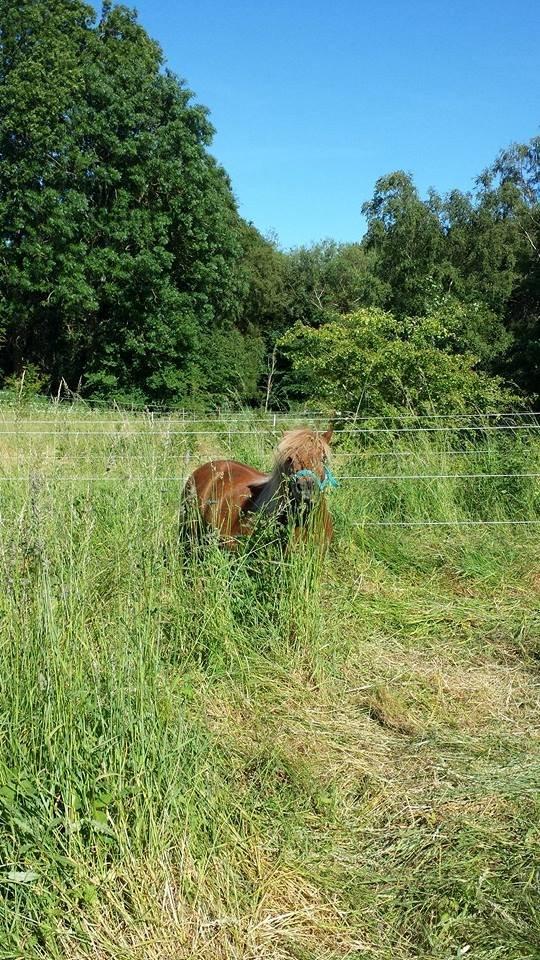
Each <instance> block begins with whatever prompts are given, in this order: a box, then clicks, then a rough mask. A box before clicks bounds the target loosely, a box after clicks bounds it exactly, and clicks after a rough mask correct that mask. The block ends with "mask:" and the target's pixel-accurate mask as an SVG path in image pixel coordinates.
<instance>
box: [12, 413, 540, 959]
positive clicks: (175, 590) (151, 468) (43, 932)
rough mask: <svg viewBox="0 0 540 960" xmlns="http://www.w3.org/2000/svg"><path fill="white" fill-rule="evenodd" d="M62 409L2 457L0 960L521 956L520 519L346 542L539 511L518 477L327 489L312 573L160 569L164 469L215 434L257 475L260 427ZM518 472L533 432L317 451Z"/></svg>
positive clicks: (526, 597) (403, 463)
mask: <svg viewBox="0 0 540 960" xmlns="http://www.w3.org/2000/svg"><path fill="white" fill-rule="evenodd" d="M33 415H34V414H33V413H32V414H31V416H33ZM74 418H75V412H69V414H64V415H63V421H62V426H63V427H64V430H66V429H67V434H66V433H64V434H63V438H62V444H65V446H62V447H61V448H60V450H59V446H58V442H59V441H58V437H56V438H55V443H56V447H52V446H51V442H50V437H49V436H48V435H47V434H44V435H43V436H42V437H41V438H40V436H39V432H36V436H35V437H33V438H32V441H31V444H32V448H31V454H30V452H29V443H30V442H29V440H28V439H24V438H23V439H21V438H20V435H19V437H16V438H15V443H16V447H17V452H18V464H17V468H16V470H17V473H18V476H17V477H14V476H13V464H11V465H9V466H8V465H7V463H8V459H9V458H8V457H7V455H6V457H5V458H4V459H5V465H4V471H3V472H4V475H6V476H8V479H6V480H4V481H2V487H1V489H0V497H1V511H0V515H1V533H2V539H1V552H0V579H1V592H0V618H1V619H0V622H1V631H0V822H1V833H0V860H1V864H2V866H1V868H0V929H2V930H3V933H2V936H1V937H0V957H3V958H8V957H9V958H24V960H30V958H38V957H39V958H45V957H46V958H57V960H60V958H66V957H67V958H81V960H82V958H87V957H100V958H101V957H102V958H115V960H116V958H121V957H125V958H135V957H138V958H151V960H154V958H156V960H157V958H160V960H161V958H172V957H175V958H176V957H192V956H197V957H202V958H209V960H210V958H212V960H215V958H268V957H271V958H306V960H307V958H315V957H316V958H319V957H320V958H326V960H330V958H332V960H337V958H342V957H350V958H352V957H354V958H356V957H380V958H388V960H390V958H392V960H393V958H398V960H405V958H413V957H437V958H439V957H441V958H442V957H457V956H466V955H470V956H474V957H484V958H499V957H501V958H502V957H504V958H512V960H518V958H519V960H522V958H523V960H524V958H530V960H532V958H536V957H538V956H539V955H540V925H539V917H538V902H539V900H538V866H539V861H538V855H539V852H540V828H539V820H538V787H539V785H540V783H539V781H540V752H539V739H538V738H539V735H538V729H539V725H538V721H539V719H540V717H539V713H540V711H539V708H538V656H539V653H540V617H539V604H538V601H539V595H540V564H539V561H538V549H537V547H538V529H537V528H535V527H534V526H530V527H526V526H523V527H493V528H491V527H482V526H479V527H467V526H463V527H460V526H457V527H448V528H432V527H429V526H427V527H420V528H412V529H411V528H400V527H390V528H386V527H378V526H369V525H368V524H369V523H376V522H377V521H380V520H383V519H396V520H398V519H400V520H405V519H426V518H431V519H454V520H455V519H496V518H507V519H508V518H521V519H525V518H529V519H532V518H534V517H540V508H539V499H538V481H537V480H536V479H535V478H517V477H516V478H495V479H492V480H491V481H488V480H477V479H476V480H472V479H459V480H458V479H452V478H444V479H436V480H435V479H433V480H431V479H430V480H422V481H419V480H408V479H407V480H403V479H396V480H380V481H379V480H370V481H366V480H362V481H350V482H347V481H345V480H344V481H343V482H342V486H341V488H340V490H339V491H338V492H337V493H336V494H335V496H334V497H333V499H332V512H333V514H334V517H335V520H336V540H335V543H334V545H333V547H332V550H331V552H330V554H329V556H328V557H327V558H326V559H325V560H324V561H321V559H320V557H318V556H317V555H316V554H314V553H313V552H311V551H310V550H309V549H300V550H298V551H297V552H295V553H293V554H291V555H289V556H287V557H286V558H283V557H281V556H280V555H279V554H278V553H277V552H276V550H275V549H273V548H272V547H267V548H265V549H263V548H259V549H256V548H255V546H254V545H253V544H252V545H249V546H247V547H246V549H245V550H243V551H242V552H241V553H240V555H238V556H236V557H231V556H229V555H226V554H223V553H222V552H220V551H219V550H217V549H215V548H214V547H212V546H209V547H208V549H207V550H205V551H204V552H203V554H202V555H199V556H197V557H194V558H192V559H191V560H187V561H186V559H185V558H184V557H183V556H182V554H181V552H180V551H179V550H178V544H177V508H178V496H179V490H180V482H179V481H178V482H177V481H165V480H163V479H162V478H163V477H166V476H167V477H169V476H180V474H181V472H182V471H181V470H180V469H179V461H180V460H181V459H182V457H184V466H185V464H186V462H187V461H186V459H185V453H186V449H187V450H188V451H189V453H190V458H189V464H190V465H191V463H193V462H194V461H196V460H197V458H199V457H204V456H206V455H207V454H209V453H211V452H216V453H217V452H224V451H225V450H227V449H228V445H229V442H230V443H231V445H233V446H234V454H235V456H237V457H240V458H244V459H247V460H249V461H250V462H253V463H257V464H258V465H260V466H263V465H264V464H265V463H269V459H268V458H269V455H270V454H271V449H272V445H273V443H274V439H273V436H272V434H271V432H270V433H267V434H265V433H261V434H259V433H253V432H252V433H251V434H249V433H248V434H242V435H240V436H237V437H234V436H231V437H230V438H229V436H228V433H220V434H215V435H211V436H208V435H206V436H205V435H203V436H198V437H193V436H190V437H189V439H188V437H184V438H182V436H180V435H177V434H173V435H171V436H169V438H168V439H163V438H161V437H159V438H157V439H156V436H155V433H152V432H151V430H150V429H146V428H145V433H144V436H141V437H135V438H134V439H132V438H129V439H126V438H125V437H123V438H121V439H120V440H117V439H116V438H113V441H111V438H108V439H107V440H106V441H104V440H103V439H101V438H95V437H93V436H91V437H88V436H87V435H82V434H81V433H80V430H79V431H78V430H77V429H76V425H75V423H74ZM109 419H110V418H109ZM106 420H107V418H104V417H103V416H100V415H98V414H92V420H91V423H92V429H93V430H99V429H103V426H102V425H103V423H105V422H106ZM124 420H126V418H124ZM132 422H135V421H129V418H127V427H126V426H123V428H122V429H123V430H124V432H126V431H127V432H128V433H129V431H130V425H131V423H132ZM77 426H78V425H77ZM131 429H133V427H131ZM25 432H26V433H29V432H30V426H29V421H27V423H26V425H25V424H24V423H21V428H20V431H19V434H24V433H25ZM66 437H67V439H66ZM0 441H1V443H2V445H3V449H4V450H6V449H9V450H12V449H13V447H12V444H13V442H14V441H13V438H11V437H9V438H8V437H5V436H4V437H2V438H0ZM479 441H480V442H479ZM113 442H114V443H115V444H116V443H119V444H120V445H121V446H120V448H118V447H117V448H115V449H113V450H112V454H113V455H115V456H116V460H115V461H114V462H112V463H111V460H110V457H111V443H113ZM482 444H483V447H482ZM105 445H108V446H107V449H106V450H104V446H105ZM458 449H461V450H462V451H463V453H462V454H459V455H458V454H456V453H455V451H456V450H458ZM407 450H408V451H412V452H411V455H410V456H409V455H407V456H403V457H397V456H391V455H390V456H389V455H388V454H396V453H398V452H403V453H406V452H407ZM473 450H474V451H475V453H474V455H472V454H471V452H470V451H473ZM45 451H49V454H48V455H45ZM51 451H52V453H51ZM119 451H120V453H119ZM53 454H54V456H53ZM383 455H384V456H383ZM69 456H71V457H72V459H71V460H69V459H67V458H68V457H69ZM75 456H81V457H83V459H82V460H78V459H77V460H75V459H74V458H75ZM107 458H108V462H109V470H108V471H107V470H105V466H106V463H107ZM381 461H382V462H383V463H384V464H385V467H384V469H383V470H381V469H380V463H381ZM471 461H474V462H475V468H474V471H472V470H468V469H465V465H466V464H469V463H470V462H471ZM477 461H481V463H482V468H478V467H477V466H476V464H477ZM539 461H540V456H539V451H538V445H537V442H536V440H535V435H534V433H531V435H530V436H528V437H527V438H526V437H525V436H524V435H523V434H520V435H516V436H515V437H514V438H513V440H512V439H511V438H510V437H507V436H506V434H504V435H503V436H500V437H494V436H493V435H491V434H486V435H485V436H484V437H482V438H478V437H463V436H462V435H460V434H455V435H448V436H446V435H445V436H444V438H441V437H435V438H434V437H432V436H430V435H422V434H416V435H412V436H408V437H407V436H404V437H399V438H396V437H387V436H382V437H380V436H377V439H376V440H375V439H373V441H372V442H371V446H370V448H369V449H368V450H366V447H365V445H364V446H363V447H359V446H358V444H357V443H354V444H353V443H352V441H351V440H350V438H349V439H348V440H346V438H341V439H339V442H338V444H337V450H336V467H337V469H336V472H337V473H338V474H341V475H342V476H343V475H345V474H351V475H359V476H360V475H362V476H365V475H366V473H369V474H377V475H382V474H393V475H395V476H396V477H398V476H400V477H401V476H403V475H404V474H409V475H411V474H419V473H423V474H427V473H438V474H443V473H451V472H454V473H464V472H492V473H496V472H500V473H534V472H539V467H538V463H539ZM184 466H183V467H182V470H184ZM486 467H488V468H489V469H486ZM87 476H88V477H90V476H91V477H93V478H94V479H91V480H90V479H84V477H87ZM499 481H500V482H499Z"/></svg>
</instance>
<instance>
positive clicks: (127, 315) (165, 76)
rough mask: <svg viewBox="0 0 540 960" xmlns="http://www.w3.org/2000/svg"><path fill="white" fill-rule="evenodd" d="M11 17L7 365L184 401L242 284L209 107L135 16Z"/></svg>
mask: <svg viewBox="0 0 540 960" xmlns="http://www.w3.org/2000/svg"><path fill="white" fill-rule="evenodd" d="M1 12H2V48H1V66H0V73H1V86H0V115H1V117H2V121H1V126H0V155H1V157H2V180H1V186H0V235H1V238H2V242H1V259H0V277H1V281H2V289H3V298H2V302H1V304H0V325H1V328H2V329H3V331H4V347H3V351H2V362H3V366H4V369H5V370H6V371H10V370H15V371H17V370H19V369H20V368H21V366H23V365H24V364H26V363H28V362H39V363H40V364H41V366H42V368H43V369H46V370H48V371H49V374H50V377H51V380H52V381H53V382H54V381H55V380H57V379H58V378H59V377H60V376H64V377H65V378H66V379H68V380H69V382H71V383H77V382H78V381H79V379H80V378H81V377H82V378H83V381H84V379H86V382H87V384H88V386H89V387H92V388H95V387H96V386H97V385H98V384H99V385H100V389H101V390H102V391H103V390H104V389H105V387H106V386H107V385H109V386H110V388H111V391H112V392H113V393H114V392H117V391H119V390H120V391H121V390H126V389H129V390H131V391H133V390H135V391H138V392H139V393H140V394H141V395H142V396H145V397H147V398H150V399H152V398H159V399H171V400H172V399H177V398H178V397H182V396H185V395H186V394H189V391H190V388H191V385H192V384H193V382H202V383H203V384H204V370H203V366H204V365H201V362H200V361H201V358H200V356H199V355H198V352H197V350H198V344H199V342H201V338H202V340H204V341H205V342H207V340H208V336H209V335H210V334H214V333H215V334H216V337H217V339H218V340H219V337H220V336H221V340H222V339H223V337H224V336H225V331H227V330H233V323H234V321H235V319H236V318H237V313H238V302H239V299H240V298H241V296H242V295H243V291H244V287H245V279H244V277H243V275H242V270H241V259H242V256H243V247H242V232H241V229H240V224H239V218H238V214H237V212H236V208H235V203H234V199H233V196H232V192H231V189H230V185H229V182H228V179H227V177H226V175H225V174H224V172H223V170H222V169H221V168H220V167H219V166H218V165H217V164H216V162H215V161H214V160H213V158H212V157H211V156H210V155H209V154H208V152H207V147H208V145H209V143H210V140H211V137H212V127H211V125H210V123H209V121H208V118H207V114H206V111H205V109H204V108H202V107H200V106H199V105H197V104H196V103H194V102H193V99H192V95H191V93H190V92H189V91H188V90H187V89H186V88H185V87H184V85H183V84H182V83H181V82H180V81H178V80H177V79H176V78H175V77H174V76H173V75H172V74H170V73H169V72H163V69H162V68H163V57H162V53H161V50H160V49H159V47H158V45H157V44H156V43H154V42H153V41H152V40H150V38H149V37H148V36H147V34H146V33H145V31H144V30H143V29H142V27H140V26H139V25H138V24H137V22H136V19H135V15H134V14H133V13H131V12H130V11H128V10H127V9H125V8H123V7H112V8H111V7H110V5H109V6H107V7H106V9H105V10H104V14H103V17H102V19H101V20H100V21H99V23H97V24H95V23H94V20H93V14H92V11H91V9H90V8H89V7H87V6H86V5H84V4H82V3H79V2H78V0H76V2H72V0H69V2H68V0H65V2H64V0H55V3H53V4H49V3H45V2H44V0H43V2H36V0H26V2H23V3H21V4H18V5H17V6H13V5H12V4H6V3H5V2H4V3H3V4H2V9H1ZM36 91H37V96H36ZM220 342H221V341H220ZM237 342H238V337H236V339H235V343H237Z"/></svg>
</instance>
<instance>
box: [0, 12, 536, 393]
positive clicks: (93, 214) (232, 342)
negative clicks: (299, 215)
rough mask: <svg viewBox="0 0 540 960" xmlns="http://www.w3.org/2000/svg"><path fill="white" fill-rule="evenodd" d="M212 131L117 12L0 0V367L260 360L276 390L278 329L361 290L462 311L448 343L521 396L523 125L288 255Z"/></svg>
mask: <svg viewBox="0 0 540 960" xmlns="http://www.w3.org/2000/svg"><path fill="white" fill-rule="evenodd" d="M212 136H213V128H212V126H211V124H210V122H209V118H208V113H207V111H206V109H205V108H204V107H202V106H201V105H200V104H198V103H197V102H196V100H195V98H194V96H193V94H192V93H191V91H190V90H189V89H188V88H187V87H186V86H185V84H184V82H183V81H181V80H179V79H178V78H177V77H175V76H174V75H173V74H171V73H170V72H169V71H168V70H167V69H166V68H165V61H164V57H163V53H162V51H161V49H160V47H159V46H158V44H157V43H155V42H154V41H153V40H152V39H151V38H150V37H149V36H148V34H147V33H146V31H145V30H144V29H143V28H142V27H141V26H140V24H139V23H138V22H137V18H136V15H135V13H134V12H132V11H131V10H128V9H127V8H126V7H123V6H114V5H113V4H112V3H105V4H104V6H103V11H102V15H101V17H100V18H97V17H96V14H95V12H94V10H93V8H92V7H91V6H89V5H88V4H86V3H84V2H83V0H52V2H48V0H21V2H20V3H17V4H14V3H12V2H11V0H0V372H1V373H2V375H3V377H4V379H5V378H8V379H9V378H11V377H15V378H16V379H17V378H20V377H21V375H22V372H23V370H25V369H28V370H29V369H30V368H31V367H35V368H36V369H38V370H39V371H40V375H41V373H42V375H43V378H44V381H43V387H44V389H47V388H49V389H50V390H52V391H53V392H56V391H57V389H58V386H59V385H60V384H61V383H62V382H66V383H67V384H69V387H70V388H71V389H73V390H76V391H77V392H80V391H82V392H83V393H86V394H87V395H98V396H100V397H102V398H108V399H113V398H114V399H116V400H119V399H123V400H126V399H130V400H131V402H136V403H137V404H139V403H140V404H144V403H148V402H149V401H150V402H153V403H162V404H171V403H172V404H177V403H181V402H184V403H187V404H190V403H195V402H196V403H197V404H201V403H203V404H204V402H205V398H206V399H207V400H208V402H210V403H215V402H216V400H219V399H222V400H225V399H227V400H230V399H231V398H232V397H233V396H234V397H236V398H237V399H238V400H240V401H249V402H257V400H259V401H260V400H261V398H266V395H267V387H268V379H267V377H266V375H265V371H266V370H267V368H268V369H269V370H271V379H272V390H271V391H270V393H269V394H268V396H269V398H270V400H271V399H272V398H277V397H279V398H280V403H281V402H283V401H284V400H286V399H287V398H289V399H294V397H295V396H304V395H305V383H304V384H302V383H300V382H298V381H297V379H296V373H295V371H293V370H291V368H290V356H289V355H285V354H284V353H282V352H280V351H279V350H278V349H277V343H278V341H279V340H280V338H282V337H283V336H284V335H286V334H287V331H289V330H291V329H295V328H296V327H297V325H299V324H300V325H303V326H306V327H310V328H313V329H317V328H319V327H321V326H322V325H324V324H327V323H329V322H331V323H334V322H336V320H337V318H339V317H340V316H345V315H348V314H352V313H354V312H356V311H358V310H360V309H366V308H371V307H373V308H381V309H383V310H387V311H389V312H390V313H391V314H393V315H394V316H395V317H396V318H397V320H399V321H400V322H401V321H404V320H405V318H407V317H431V316H434V315H436V314H439V313H440V312H441V311H443V312H444V311H448V309H450V310H451V311H452V312H454V313H455V315H456V316H457V315H458V314H460V316H461V321H460V323H461V326H460V337H461V340H460V345H459V349H457V347H456V346H455V344H454V346H452V345H450V346H449V347H448V349H447V350H446V353H447V354H448V355H449V356H454V355H455V354H463V355H465V354H471V355H472V356H474V357H475V358H476V359H477V362H478V363H477V367H478V370H479V371H483V372H484V373H488V374H499V375H502V376H503V377H505V378H506V379H511V380H512V381H514V382H516V383H517V384H518V386H519V387H520V388H522V389H523V390H524V391H526V392H528V393H529V394H532V395H534V394H535V393H539V392H540V328H539V322H540V321H539V318H540V254H539V251H540V213H539V210H540V198H539V183H540V174H539V156H540V148H539V142H540V141H539V138H533V139H532V140H531V141H530V142H529V143H528V144H514V145H512V146H511V147H509V148H508V149H506V150H504V151H502V152H501V154H500V155H499V156H498V158H497V159H496V160H495V162H494V164H493V165H492V166H491V167H490V168H489V169H488V170H486V171H485V172H484V173H483V174H482V175H481V176H480V177H479V179H478V182H477V185H476V189H475V191H474V193H473V194H463V193H461V192H460V191H451V192H450V193H449V194H448V196H445V197H441V196H439V195H437V194H436V193H435V192H434V191H431V192H430V193H429V194H428V197H427V199H422V198H421V197H420V196H419V194H418V191H417V189H416V187H415V185H414V183H413V180H412V178H411V176H410V175H409V174H407V173H405V172H403V171H395V172H393V173H390V174H387V175H386V176H384V177H381V178H380V179H379V180H378V181H377V183H376V185H375V191H374V195H373V197H372V199H371V200H370V201H369V202H367V203H365V204H364V207H363V211H364V214H365V216H366V218H367V232H366V235H365V237H364V239H363V240H362V241H361V242H359V243H350V244H338V243H336V242H334V241H332V240H327V241H324V242H322V243H318V244H315V245H313V246H312V247H310V248H300V249H297V250H292V251H289V252H288V253H285V252H283V251H282V250H280V249H279V247H278V245H277V243H276V242H274V241H272V240H268V239H265V238H263V237H261V235H260V234H259V233H258V231H257V230H256V229H255V227H254V226H253V225H251V224H247V223H245V222H244V221H243V220H242V219H241V218H240V216H239V214H238V211H237V208H236V202H235V199H234V196H233V193H232V190H231V185H230V183H229V180H228V177H227V175H226V173H225V172H224V170H223V169H222V168H221V167H220V166H219V164H217V163H216V161H215V160H214V159H213V157H212V156H211V155H210V153H209V146H210V144H211V140H212ZM398 339H400V336H398ZM401 340H402V342H406V341H407V338H405V340H403V339H402V338H401ZM407 342H408V341H407ZM394 349H396V350H397V349H398V348H397V347H394ZM399 349H402V350H403V349H404V347H400V348H399ZM407 349H411V348H410V347H408V348H407ZM269 358H270V359H269ZM445 362H446V363H447V364H448V363H449V362H450V361H445ZM433 363H434V364H435V356H434V357H433ZM451 363H452V364H453V365H454V366H456V365H459V362H458V361H457V360H455V359H454V360H452V361H451ZM296 369H297V370H299V369H300V368H299V367H297V368H296ZM403 373H404V374H405V373H406V371H405V369H404V370H403ZM428 374H429V376H431V368H429V369H428V368H427V367H426V370H425V375H426V376H427V375H428ZM407 375H408V374H407ZM304 379H305V378H304ZM404 387H406V384H405V385H404ZM455 388H456V389H457V382H456V387H455ZM493 389H494V390H495V391H497V390H498V385H497V382H496V381H495V382H494V387H493ZM434 390H435V393H438V392H439V388H438V387H437V388H435V387H434ZM406 392H407V391H406ZM412 392H413V393H416V388H414V389H413V390H412ZM473 392H474V391H473ZM466 396H467V397H470V396H471V393H470V391H467V393H466Z"/></svg>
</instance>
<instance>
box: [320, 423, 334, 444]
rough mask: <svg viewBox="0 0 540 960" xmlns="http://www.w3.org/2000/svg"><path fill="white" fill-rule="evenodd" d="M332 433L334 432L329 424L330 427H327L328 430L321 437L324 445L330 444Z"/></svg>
mask: <svg viewBox="0 0 540 960" xmlns="http://www.w3.org/2000/svg"><path fill="white" fill-rule="evenodd" d="M333 432H334V428H333V426H332V424H330V426H329V427H328V430H327V431H326V433H323V435H322V438H323V440H324V442H325V443H330V441H331V439H332V434H333Z"/></svg>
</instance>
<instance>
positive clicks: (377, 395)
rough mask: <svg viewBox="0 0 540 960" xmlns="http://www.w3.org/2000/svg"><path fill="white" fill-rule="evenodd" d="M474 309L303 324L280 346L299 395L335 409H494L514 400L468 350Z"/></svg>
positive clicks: (448, 307)
mask: <svg viewBox="0 0 540 960" xmlns="http://www.w3.org/2000/svg"><path fill="white" fill-rule="evenodd" d="M474 321H475V308H474V306H473V307H472V308H465V307H463V306H461V305H455V304H454V305H452V304H449V303H447V304H444V305H442V306H441V307H440V308H439V309H438V310H436V311H435V312H433V313H432V314H430V315H429V316H426V317H406V318H404V319H397V318H396V317H395V316H394V315H393V314H391V313H388V312H385V311H384V310H380V309H378V308H373V307H372V308H366V309H361V310H357V311H356V312H355V313H351V314H348V315H346V316H342V317H336V319H335V320H332V321H330V322H329V323H326V324H324V325H323V326H321V327H319V328H318V329H314V328H312V327H307V326H305V325H302V324H298V325H297V326H296V327H294V328H293V329H292V330H290V331H289V332H288V333H287V334H286V335H285V336H284V337H283V338H282V341H281V349H282V350H283V351H284V353H285V355H286V356H287V357H288V358H289V360H290V362H291V364H292V368H293V372H294V377H295V382H296V391H297V395H298V398H300V397H304V398H316V399H318V400H320V401H321V402H325V403H327V404H329V405H330V406H332V407H334V408H337V409H347V410H355V409H365V410H366V411H369V412H370V413H371V412H372V413H374V414H376V413H385V412H393V411H395V410H398V409H400V408H402V407H403V406H406V407H408V408H410V409H411V410H413V411H415V412H418V413H422V412H429V411H433V410H436V411H439V412H443V413H444V412H455V411H458V412H459V411H461V410H468V409H479V410H486V409H497V408H500V407H501V406H508V405H511V404H513V403H515V402H516V398H515V397H514V396H513V395H512V394H511V393H510V391H509V390H507V389H506V388H505V386H504V384H503V382H502V381H501V380H500V379H498V378H496V377H489V376H487V374H485V373H482V372H479V371H478V370H477V365H478V357H477V356H474V355H473V354H472V353H470V352H469V350H468V349H467V347H468V343H469V341H470V333H469V332H468V329H467V324H468V323H469V324H470V325H471V326H474Z"/></svg>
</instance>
